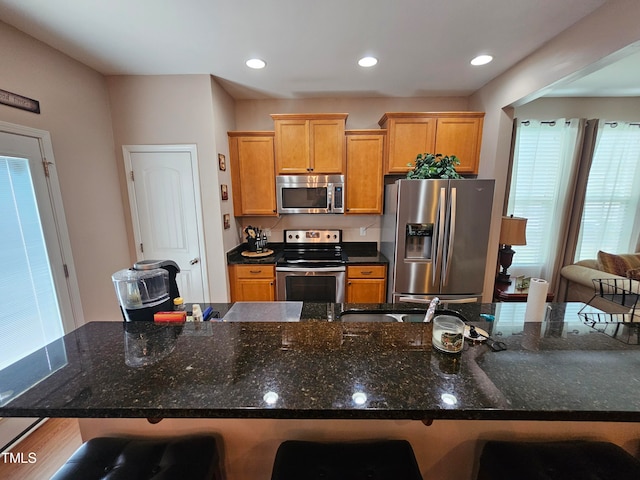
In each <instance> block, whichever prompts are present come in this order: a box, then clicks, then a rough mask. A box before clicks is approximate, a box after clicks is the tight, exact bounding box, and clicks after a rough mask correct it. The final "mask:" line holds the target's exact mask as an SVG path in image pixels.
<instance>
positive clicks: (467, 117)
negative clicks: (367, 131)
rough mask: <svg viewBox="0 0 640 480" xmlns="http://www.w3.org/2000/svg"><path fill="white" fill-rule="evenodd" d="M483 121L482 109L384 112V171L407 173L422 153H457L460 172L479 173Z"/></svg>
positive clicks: (381, 124) (382, 121)
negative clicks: (385, 133) (386, 140)
mask: <svg viewBox="0 0 640 480" xmlns="http://www.w3.org/2000/svg"><path fill="white" fill-rule="evenodd" d="M483 120H484V113H482V112H394V113H385V114H384V115H383V117H382V118H381V119H380V121H379V122H378V124H379V125H380V126H381V127H382V128H386V129H387V134H388V142H387V145H388V147H387V150H386V154H385V157H386V162H385V174H404V173H406V172H408V171H409V170H411V169H412V168H413V166H408V165H407V164H408V163H411V165H413V162H414V161H415V159H416V156H417V155H418V154H419V153H441V154H442V155H455V156H456V157H458V159H459V160H460V165H458V166H457V167H456V171H457V172H458V173H460V174H477V173H478V162H479V159H480V144H481V141H482V124H483Z"/></svg>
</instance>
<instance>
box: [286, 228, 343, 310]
mask: <svg viewBox="0 0 640 480" xmlns="http://www.w3.org/2000/svg"><path fill="white" fill-rule="evenodd" d="M346 263H347V256H346V254H345V253H344V251H343V250H342V231H341V230H285V231H284V248H283V254H282V256H281V257H280V259H279V260H278V261H277V262H276V283H277V286H278V287H277V290H278V291H277V300H278V301H305V302H329V303H332V302H335V303H341V302H344V298H345V278H346Z"/></svg>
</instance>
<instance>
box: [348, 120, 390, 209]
mask: <svg viewBox="0 0 640 480" xmlns="http://www.w3.org/2000/svg"><path fill="white" fill-rule="evenodd" d="M384 137H385V135H384V133H383V132H379V133H375V134H351V133H347V178H346V190H347V191H346V204H345V205H346V209H345V212H346V213H348V214H368V213H373V214H382V198H383V191H382V182H383V176H382V163H383V155H384Z"/></svg>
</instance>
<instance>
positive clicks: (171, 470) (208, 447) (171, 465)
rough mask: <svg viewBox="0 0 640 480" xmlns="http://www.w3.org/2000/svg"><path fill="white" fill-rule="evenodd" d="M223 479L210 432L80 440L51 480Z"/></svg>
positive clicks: (218, 456) (216, 447)
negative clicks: (207, 433)
mask: <svg viewBox="0 0 640 480" xmlns="http://www.w3.org/2000/svg"><path fill="white" fill-rule="evenodd" d="M80 478H81V479H83V480H99V479H106V478H109V479H114V480H115V479H129V478H135V479H138V480H147V479H156V478H157V479H160V478H161V479H162V480H183V479H187V478H188V479H189V480H222V479H223V478H224V477H223V476H222V471H221V468H220V452H219V451H218V444H217V442H216V438H215V437H214V436H211V435H190V436H186V437H177V438H164V439H163V438H125V437H97V438H92V439H91V440H89V441H87V442H85V443H83V444H82V445H81V446H80V448H78V450H76V452H75V453H74V454H73V455H72V456H71V457H70V458H69V460H67V462H66V463H65V464H64V465H63V466H62V467H61V468H60V469H59V470H58V471H57V472H56V473H55V474H54V476H53V477H51V480H77V479H80Z"/></svg>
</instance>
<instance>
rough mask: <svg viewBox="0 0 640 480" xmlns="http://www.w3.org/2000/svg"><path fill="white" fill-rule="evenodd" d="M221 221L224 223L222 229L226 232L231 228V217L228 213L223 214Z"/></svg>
mask: <svg viewBox="0 0 640 480" xmlns="http://www.w3.org/2000/svg"><path fill="white" fill-rule="evenodd" d="M222 221H223V223H224V229H225V230H227V229H229V228H231V217H230V216H229V214H228V213H225V214H224V215H223V216H222Z"/></svg>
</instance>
